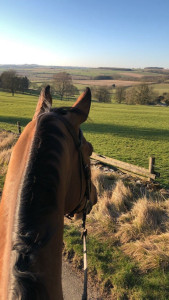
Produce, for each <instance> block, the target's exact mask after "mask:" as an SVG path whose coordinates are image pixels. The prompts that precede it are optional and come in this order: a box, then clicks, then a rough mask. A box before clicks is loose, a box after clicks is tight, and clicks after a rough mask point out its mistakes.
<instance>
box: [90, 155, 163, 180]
mask: <svg viewBox="0 0 169 300" xmlns="http://www.w3.org/2000/svg"><path fill="white" fill-rule="evenodd" d="M91 158H92V159H94V160H97V161H99V162H101V163H103V164H106V165H109V166H113V167H117V168H118V169H121V170H124V171H125V172H127V173H130V174H131V175H133V176H138V177H141V178H143V179H147V178H148V180H155V179H156V177H160V173H157V172H155V170H154V167H155V157H150V158H149V168H148V169H145V168H142V167H138V166H135V165H132V164H129V163H126V162H122V161H120V160H116V159H113V158H110V157H106V156H103V155H99V154H96V153H93V154H92V156H91Z"/></svg>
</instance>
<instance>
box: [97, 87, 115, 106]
mask: <svg viewBox="0 0 169 300" xmlns="http://www.w3.org/2000/svg"><path fill="white" fill-rule="evenodd" d="M95 98H96V99H97V100H98V101H99V102H107V103H111V94H110V92H109V88H108V87H106V86H101V87H99V88H98V89H97V90H96V92H95Z"/></svg>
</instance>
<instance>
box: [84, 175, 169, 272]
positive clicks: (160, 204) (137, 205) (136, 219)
mask: <svg viewBox="0 0 169 300" xmlns="http://www.w3.org/2000/svg"><path fill="white" fill-rule="evenodd" d="M105 178H107V175H106V176H104V175H103V174H102V173H100V172H99V171H97V172H95V173H94V182H95V184H96V186H97V189H98V191H99V193H98V195H99V197H98V203H97V205H96V206H95V207H94V208H93V210H92V213H91V215H90V216H89V218H90V219H91V220H93V221H95V222H96V223H95V226H94V227H95V230H94V231H95V232H96V231H97V228H98V230H101V229H100V228H101V227H100V224H102V226H103V227H102V230H103V228H104V231H105V232H106V228H107V231H109V229H108V228H110V227H106V226H107V225H108V226H109V225H110V224H114V227H112V228H113V231H112V241H116V242H117V241H118V243H121V249H122V251H124V253H125V254H126V255H129V256H130V257H131V258H133V259H134V260H136V261H137V262H138V263H139V267H140V270H141V271H143V272H146V271H148V270H150V269H154V268H161V269H165V268H168V266H169V199H166V200H165V199H164V198H162V197H161V198H160V196H159V195H158V197H157V200H155V199H151V198H149V199H148V198H146V197H143V198H139V199H137V197H136V198H134V197H135V195H133V194H132V192H131V190H130V188H129V187H126V186H125V185H124V183H123V182H122V180H117V181H115V182H114V184H112V185H110V186H109V187H106V188H105V180H106V179H105ZM156 196H157V195H156ZM97 223H98V226H97ZM109 237H110V235H109Z"/></svg>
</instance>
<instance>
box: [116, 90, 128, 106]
mask: <svg viewBox="0 0 169 300" xmlns="http://www.w3.org/2000/svg"><path fill="white" fill-rule="evenodd" d="M125 95H126V90H125V87H124V86H118V87H117V88H116V92H115V100H116V102H117V103H122V102H124V101H125Z"/></svg>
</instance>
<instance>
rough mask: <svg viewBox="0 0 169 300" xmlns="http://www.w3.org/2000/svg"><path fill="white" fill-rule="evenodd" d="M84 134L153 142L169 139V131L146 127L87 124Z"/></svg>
mask: <svg viewBox="0 0 169 300" xmlns="http://www.w3.org/2000/svg"><path fill="white" fill-rule="evenodd" d="M82 128H83V130H84V132H90V133H99V134H104V135H105V134H112V135H116V136H120V137H126V138H133V139H145V140H151V141H157V140H158V141H164V140H165V141H166V140H168V137H169V130H167V129H154V128H146V127H139V128H138V127H132V126H126V125H115V124H97V123H95V124H94V123H93V124H91V123H86V124H83V126H82Z"/></svg>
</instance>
